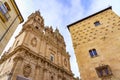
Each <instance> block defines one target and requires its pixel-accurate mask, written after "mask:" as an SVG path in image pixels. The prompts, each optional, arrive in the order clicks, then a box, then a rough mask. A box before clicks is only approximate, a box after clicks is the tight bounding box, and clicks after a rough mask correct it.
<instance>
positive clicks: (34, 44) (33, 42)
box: [31, 37, 37, 47]
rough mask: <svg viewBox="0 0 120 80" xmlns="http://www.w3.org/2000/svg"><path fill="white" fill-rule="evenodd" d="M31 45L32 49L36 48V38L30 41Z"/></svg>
mask: <svg viewBox="0 0 120 80" xmlns="http://www.w3.org/2000/svg"><path fill="white" fill-rule="evenodd" d="M31 45H32V46H33V47H36V46H37V38H36V37H34V38H32V39H31Z"/></svg>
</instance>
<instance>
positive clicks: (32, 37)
mask: <svg viewBox="0 0 120 80" xmlns="http://www.w3.org/2000/svg"><path fill="white" fill-rule="evenodd" d="M74 79H75V78H74V77H73V73H72V71H71V67H70V55H69V53H68V52H66V45H65V42H64V38H63V36H62V35H61V34H60V33H59V30H58V29H56V30H55V31H53V29H52V27H48V26H44V20H43V18H42V17H41V15H40V12H39V11H36V12H35V13H32V14H31V15H30V16H29V17H28V20H27V21H26V22H25V23H24V25H23V29H22V30H21V32H20V33H19V34H18V36H17V37H16V40H15V42H14V44H13V46H12V47H11V48H10V50H9V51H8V52H6V53H4V55H3V56H2V58H1V60H0V80H74Z"/></svg>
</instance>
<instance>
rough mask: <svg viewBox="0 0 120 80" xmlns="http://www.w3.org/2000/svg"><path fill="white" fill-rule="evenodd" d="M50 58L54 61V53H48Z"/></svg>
mask: <svg viewBox="0 0 120 80" xmlns="http://www.w3.org/2000/svg"><path fill="white" fill-rule="evenodd" d="M50 60H51V61H52V62H53V61H54V55H53V54H50Z"/></svg>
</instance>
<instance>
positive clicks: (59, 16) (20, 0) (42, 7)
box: [5, 0, 120, 76]
mask: <svg viewBox="0 0 120 80" xmlns="http://www.w3.org/2000/svg"><path fill="white" fill-rule="evenodd" d="M16 3H17V5H18V7H19V9H20V12H21V14H22V15H23V18H24V20H25V21H26V20H27V17H28V16H29V15H30V14H31V13H33V12H35V11H36V10H39V11H40V12H41V15H42V16H43V18H44V20H45V25H47V26H52V27H53V29H55V28H56V27H57V28H58V29H59V31H60V33H61V34H62V35H63V36H64V39H65V42H66V45H67V47H66V49H67V51H68V52H69V54H70V55H71V59H70V62H71V68H72V71H73V73H74V74H75V76H79V71H78V68H77V64H76V58H75V55H74V50H73V47H72V41H71V37H70V33H69V31H68V29H67V28H66V26H67V25H69V24H71V23H72V22H75V21H77V20H79V19H82V18H84V17H86V16H88V15H91V14H93V13H95V12H98V11H100V10H102V9H104V8H106V7H108V6H110V5H111V6H112V8H113V11H114V12H115V13H117V14H118V15H120V5H119V4H120V0H16ZM21 28H22V24H21V25H19V27H18V28H17V30H16V31H15V33H14V35H13V37H12V38H11V40H10V42H9V43H8V46H7V47H6V49H5V50H7V49H8V47H10V46H11V45H12V43H13V41H14V37H15V36H16V35H17V34H18V32H19V31H20V30H21Z"/></svg>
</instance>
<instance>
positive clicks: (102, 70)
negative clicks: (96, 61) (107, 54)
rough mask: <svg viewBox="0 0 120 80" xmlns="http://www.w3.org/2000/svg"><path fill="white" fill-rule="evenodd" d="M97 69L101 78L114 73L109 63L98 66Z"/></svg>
mask: <svg viewBox="0 0 120 80" xmlns="http://www.w3.org/2000/svg"><path fill="white" fill-rule="evenodd" d="M95 69H96V72H97V75H98V77H100V78H104V77H109V76H111V75H112V71H111V69H110V67H109V65H102V66H99V67H96V68H95Z"/></svg>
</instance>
